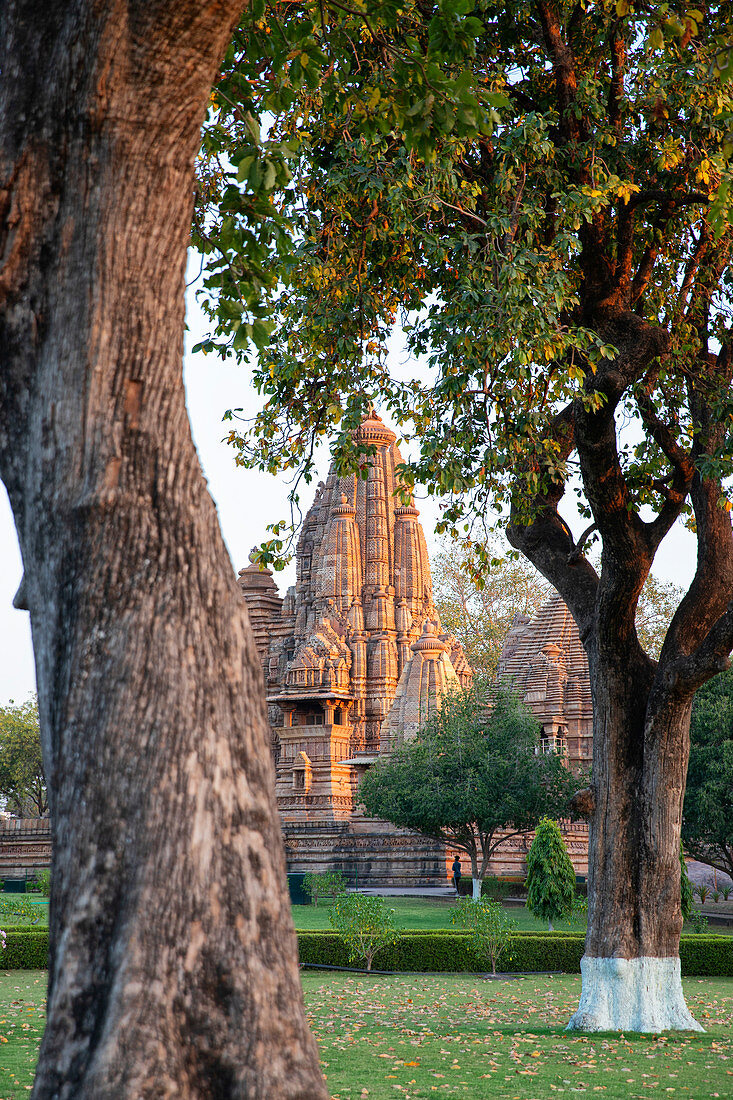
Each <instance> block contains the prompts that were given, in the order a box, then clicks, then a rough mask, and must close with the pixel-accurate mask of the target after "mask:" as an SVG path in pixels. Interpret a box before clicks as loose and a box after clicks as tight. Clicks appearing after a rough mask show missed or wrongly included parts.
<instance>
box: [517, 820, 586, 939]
mask: <svg viewBox="0 0 733 1100" xmlns="http://www.w3.org/2000/svg"><path fill="white" fill-rule="evenodd" d="M574 897H575V871H574V870H573V865H572V863H571V862H570V856H569V855H568V850H567V848H566V847H565V842H564V841H563V838H562V833H561V832H560V826H559V825H558V824H557V822H556V821H551V820H550V819H549V818H547V817H543V818H542V821H540V823H539V825H538V826H537V832H536V833H535V836H534V840H533V841H532V844H531V846H530V849H529V852H528V853H527V908H528V909H529V910H530V912H532V913H534V915H535V916H536V917H539V918H540V919H541V920H546V921H547V923H548V925H549V928H550V931H552V922H553V921H554V920H563V919H567V918H568V917H569V916H570V914H571V912H572V908H573V899H574Z"/></svg>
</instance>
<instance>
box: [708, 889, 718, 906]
mask: <svg viewBox="0 0 733 1100" xmlns="http://www.w3.org/2000/svg"><path fill="white" fill-rule="evenodd" d="M710 897H711V898H712V899H713V901H714V902H715V904H716V905H717V904H718V902H719V901H720V890H713V892H712V894H711V895H710Z"/></svg>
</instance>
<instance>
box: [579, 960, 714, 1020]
mask: <svg viewBox="0 0 733 1100" xmlns="http://www.w3.org/2000/svg"><path fill="white" fill-rule="evenodd" d="M580 972H581V974H582V976H583V985H582V990H581V994H580V1005H579V1006H578V1011H577V1012H576V1013H575V1015H574V1016H573V1017H572V1019H571V1020H570V1023H569V1024H568V1031H653V1032H658V1031H704V1030H705V1029H704V1028H702V1027H700V1025H699V1024H698V1022H697V1020H695V1019H693V1017H692V1016H691V1015H690V1012H689V1009H688V1008H687V1005H686V1004H685V998H684V995H683V993H682V978H681V973H680V960H679V959H671V958H667V959H655V958H650V957H648V956H647V957H642V958H639V959H598V958H594V957H592V956H591V955H584V956H583V958H582V959H581V960H580Z"/></svg>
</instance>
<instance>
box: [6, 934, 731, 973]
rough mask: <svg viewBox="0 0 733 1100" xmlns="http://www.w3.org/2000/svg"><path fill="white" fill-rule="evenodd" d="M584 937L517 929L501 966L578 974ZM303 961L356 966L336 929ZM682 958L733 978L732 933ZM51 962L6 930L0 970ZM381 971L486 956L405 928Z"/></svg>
mask: <svg viewBox="0 0 733 1100" xmlns="http://www.w3.org/2000/svg"><path fill="white" fill-rule="evenodd" d="M584 941H585V937H584V936H583V934H582V933H580V932H516V933H515V934H514V936H513V937H512V946H511V949H510V950H511V958H509V957H508V956H507V955H503V956H502V957H501V959H500V960H499V967H500V969H502V970H505V971H510V972H511V971H517V972H521V971H525V972H529V973H532V972H533V971H547V970H551V971H560V972H561V973H565V974H577V973H579V971H580V959H581V956H582V954H583V949H584ZM298 948H299V952H300V961H301V963H303V964H305V965H310V966H353V965H354V964H353V963H350V962H349V957H348V954H347V952H346V947H345V945H344V943H343V941H342V940H340V939H339V937H338V936H337V935H336V933H335V932H298ZM680 960H681V962H682V973H683V975H685V976H696V977H708V978H720V977H733V936H714V935H688V936H683V937H682V939H681V940H680ZM47 966H48V929H47V928H41V929H38V928H28V927H25V928H23V927H20V928H13V929H10V930H8V931H6V942H5V950H4V951H3V952H0V970H44V969H45V968H46V967H47ZM374 966H375V969H377V970H398V971H400V970H401V971H406V972H412V973H419V972H420V971H431V970H432V971H437V972H443V973H461V972H462V971H468V972H472V973H477V972H478V973H481V972H484V971H485V970H486V969H487V964H486V962H485V961H484V960H481V959H480V958H477V957H476V955H475V954H474V952H473V950H472V949H471V937H470V935H469V934H468V933H466V932H453V931H450V930H446V931H414V932H412V931H410V932H403V933H402V934H401V935H400V938H399V939H398V941H397V943H395V944H391V945H390V946H389V947H385V948H384V950H383V951H380V952H379V953H378V954H377V956H376V958H375V960H374Z"/></svg>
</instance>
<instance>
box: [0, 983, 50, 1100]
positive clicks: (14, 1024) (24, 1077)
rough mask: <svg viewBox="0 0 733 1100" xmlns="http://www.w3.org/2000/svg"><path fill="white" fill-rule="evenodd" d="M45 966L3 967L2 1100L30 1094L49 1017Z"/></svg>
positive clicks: (0, 1003) (0, 1002) (0, 991)
mask: <svg viewBox="0 0 733 1100" xmlns="http://www.w3.org/2000/svg"><path fill="white" fill-rule="evenodd" d="M47 977H48V976H47V974H46V971H45V970H0V1100H19V1098H20V1097H22V1096H27V1095H28V1092H29V1091H30V1087H31V1085H32V1083H33V1072H34V1070H35V1066H36V1060H37V1058H38V1044H39V1043H40V1041H41V1035H42V1034H43V1028H44V1024H45V1020H46V1009H45V1006H46V981H47Z"/></svg>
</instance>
